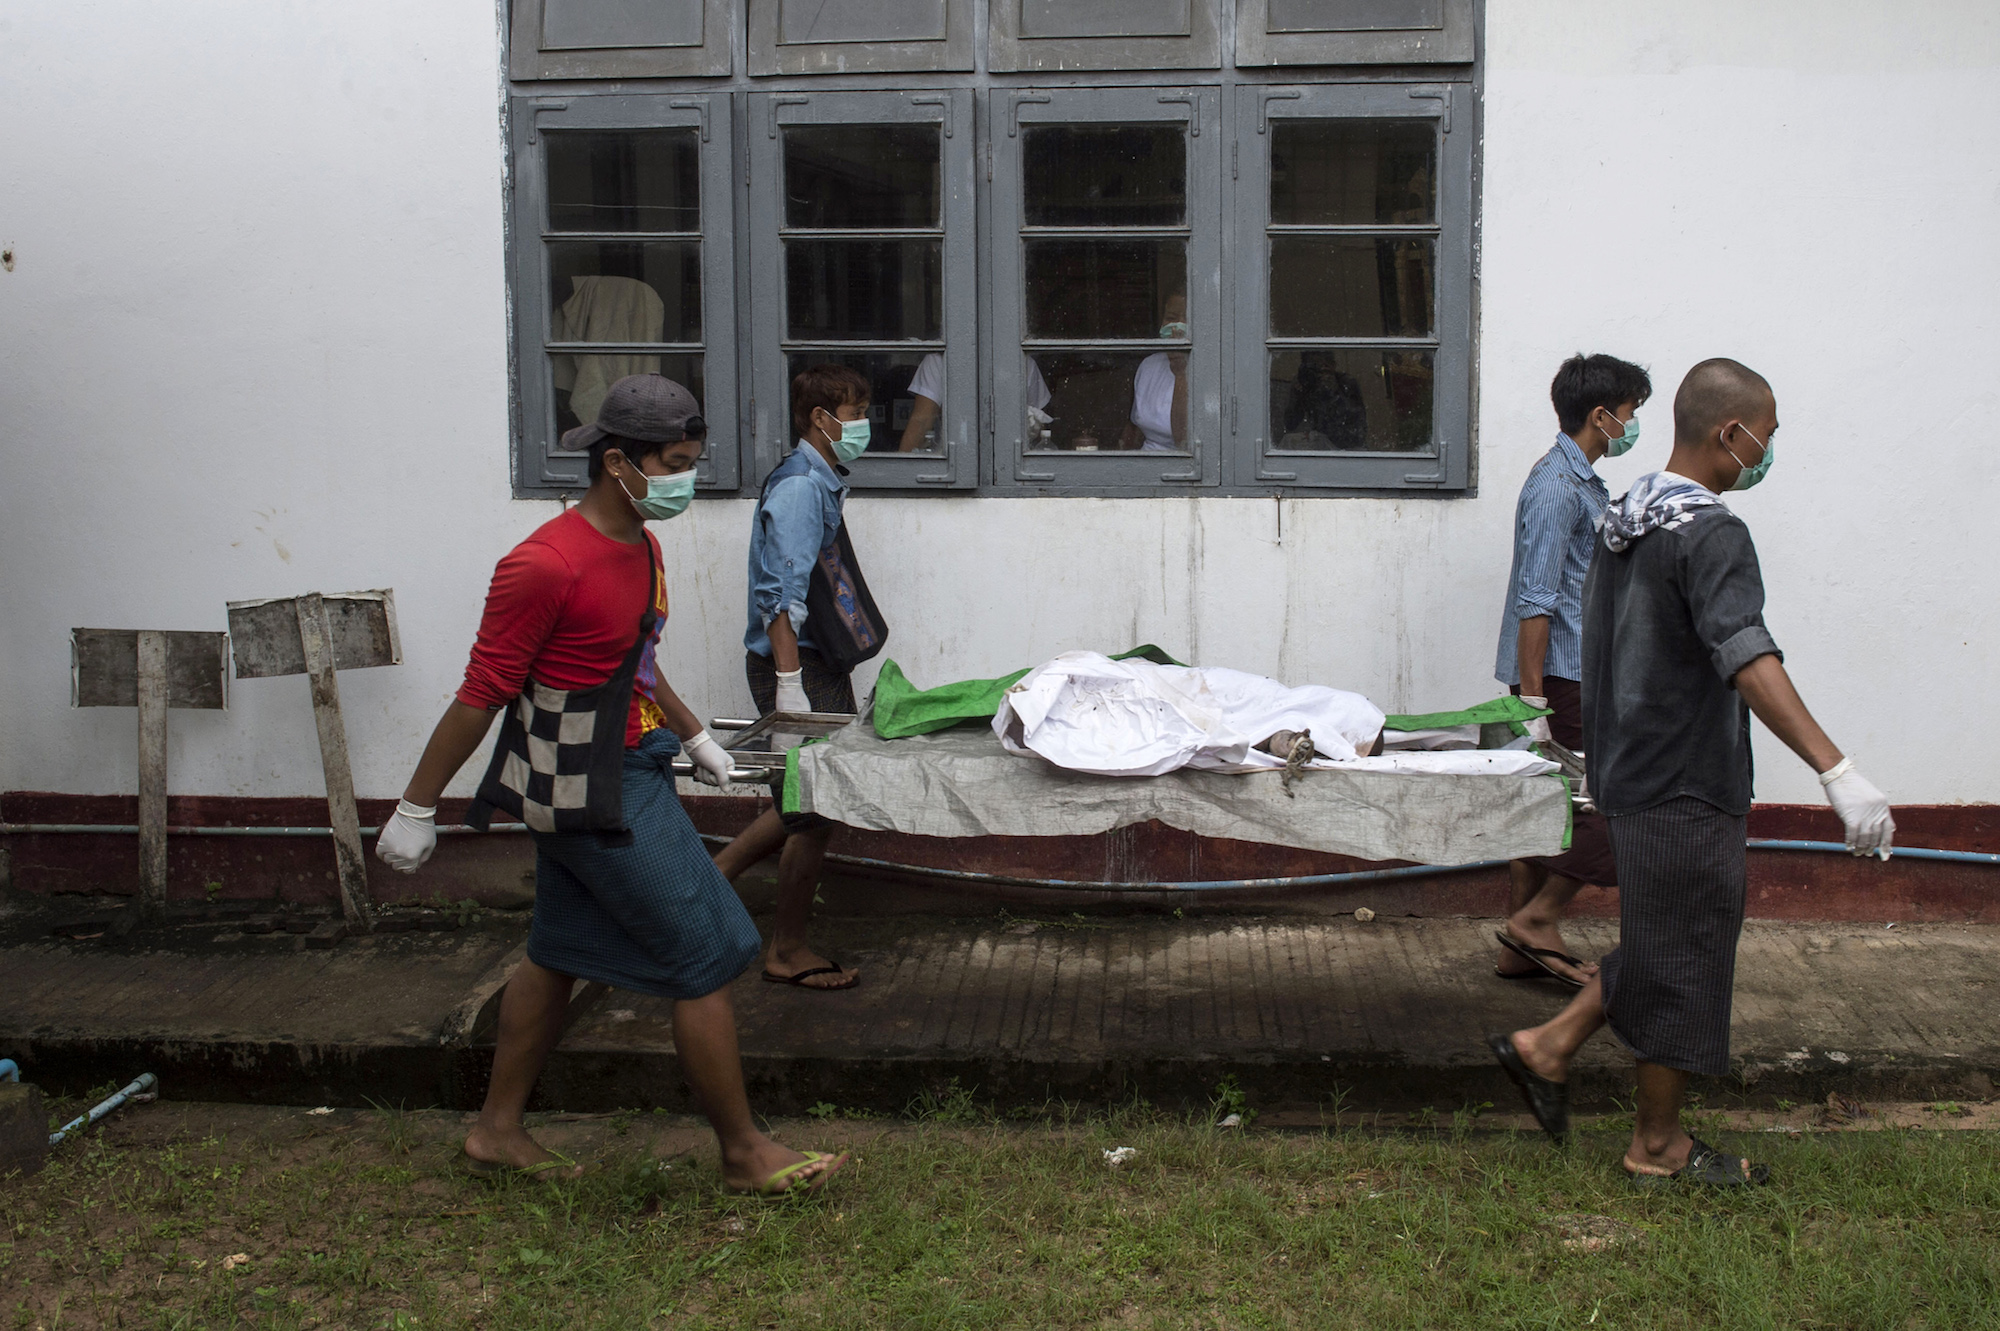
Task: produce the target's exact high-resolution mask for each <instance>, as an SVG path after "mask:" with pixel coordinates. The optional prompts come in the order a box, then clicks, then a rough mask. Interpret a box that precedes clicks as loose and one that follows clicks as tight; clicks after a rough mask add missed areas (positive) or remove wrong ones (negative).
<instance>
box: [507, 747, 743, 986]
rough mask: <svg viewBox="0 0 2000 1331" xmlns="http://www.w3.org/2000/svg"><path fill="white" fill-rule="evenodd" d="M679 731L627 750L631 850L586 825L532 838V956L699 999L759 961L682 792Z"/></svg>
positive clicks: (571, 970)
mask: <svg viewBox="0 0 2000 1331" xmlns="http://www.w3.org/2000/svg"><path fill="white" fill-rule="evenodd" d="M680 747H681V746H680V741H679V740H677V739H676V738H675V737H674V735H673V732H672V731H668V730H654V731H650V732H648V733H647V734H646V735H645V736H644V737H643V738H642V739H641V740H640V741H639V745H638V747H637V748H633V749H627V750H626V751H625V770H624V774H623V782H622V791H623V801H624V809H625V824H626V826H628V827H630V828H631V829H632V844H631V845H629V846H615V847H613V846H606V845H604V844H602V843H601V842H600V841H599V840H598V839H597V837H596V836H594V835H592V834H590V833H588V832H574V833H544V832H536V833H534V834H533V835H534V839H535V919H534V925H533V927H532V928H531V929H530V930H529V933H528V957H529V959H530V960H531V961H533V962H534V963H535V964H536V965H537V966H542V967H546V968H547V969H549V970H552V971H555V972H557V973H558V974H561V975H571V976H575V977H577V978H578V979H583V980H596V981H598V982H599V983H602V984H608V985H611V986H612V987H613V988H617V989H629V990H632V991H633V992H635V993H641V994H653V995H656V996H658V997H661V998H701V997H703V996H705V995H707V994H712V993H714V992H715V991H716V990H717V989H720V988H722V987H723V986H724V985H726V984H728V983H729V982H730V981H732V980H734V979H735V978H736V977H737V976H738V975H740V974H742V973H743V970H744V968H745V967H746V966H748V965H749V964H750V963H751V962H752V961H754V960H755V959H756V957H757V954H758V952H759V951H760V942H759V939H758V935H757V926H756V925H754V924H752V923H751V921H750V913H749V912H748V911H746V910H745V909H744V908H743V903H742V901H740V900H738V898H737V896H736V893H735V891H734V890H733V889H732V888H731V887H730V886H729V884H728V882H726V881H725V880H724V879H723V877H722V874H721V873H720V872H719V871H718V870H717V869H716V867H715V861H714V860H713V859H711V858H710V857H709V854H708V850H707V848H706V847H705V846H703V845H702V842H701V837H700V835H699V834H697V833H696V831H695V829H694V824H693V823H692V822H690V821H689V820H688V816H687V810H686V809H684V808H682V807H681V801H680V796H679V795H677V794H676V793H675V791H674V777H673V770H672V768H671V767H670V766H669V763H670V762H671V760H672V759H673V757H674V755H675V754H677V753H679V752H680Z"/></svg>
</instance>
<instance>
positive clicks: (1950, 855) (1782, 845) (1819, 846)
mask: <svg viewBox="0 0 2000 1331" xmlns="http://www.w3.org/2000/svg"><path fill="white" fill-rule="evenodd" d="M1750 849H1752V850H1817V851H1824V852H1828V853H1831V854H1837V855H1845V854H1847V853H1848V850H1847V847H1845V846H1843V845H1841V844H1840V843H1839V842H1838V841H1752V842H1751V843H1750ZM1889 853H1890V854H1891V855H1893V856H1895V857H1896V858H1897V859H1899V860H1941V861H1943V862H1944V863H1946V864H2000V855H1988V854H1985V853H1983V852H1981V851H1976V850H1925V849H1923V848H1922V847H1920V846H1897V847H1895V848H1894V849H1893V850H1891V851H1890V852H1889Z"/></svg>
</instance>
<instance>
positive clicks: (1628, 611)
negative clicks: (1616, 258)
mask: <svg viewBox="0 0 2000 1331" xmlns="http://www.w3.org/2000/svg"><path fill="white" fill-rule="evenodd" d="M1777 428H1778V408H1777V401H1776V399H1775V398H1774V397H1773V396H1772V393H1771V386H1770V385H1769V384H1768V383H1766V382H1765V381H1764V379H1763V377H1762V376H1761V375H1758V374H1756V373H1755V372H1754V371H1751V370H1749V369H1747V368H1746V367H1744V366H1742V365H1739V364H1738V363H1736V362H1735V361H1732V360H1720V359H1718V360H1708V361H1703V362H1702V363H1701V364H1699V365H1697V366H1695V367H1694V368H1693V369H1692V370H1690V371H1688V375H1687V378H1686V379H1684V380H1682V382H1681V386H1680V391H1679V392H1678V393H1677V394H1675V396H1674V451H1673V456H1672V457H1670V458H1669V459H1668V461H1667V470H1665V471H1663V472H1656V473H1654V474H1652V475H1649V476H1644V477H1641V478H1640V479H1639V481H1638V482H1637V483H1636V484H1635V485H1633V487H1632V489H1631V492H1630V493H1628V494H1627V495H1626V496H1625V497H1624V498H1623V499H1621V500H1619V501H1618V502H1617V503H1616V504H1613V505H1612V506H1611V508H1610V509H1609V510H1608V511H1607V513H1606V514H1605V522H1604V527H1603V549H1601V550H1600V551H1599V552H1598V554H1597V558H1596V559H1595V560H1594V561H1592V563H1591V568H1590V575H1589V577H1588V579H1587V580H1586V582H1585V585H1584V596H1583V607H1584V608H1583V679H1582V685H1583V728H1584V746H1585V750H1586V752H1587V755H1588V756H1587V760H1586V761H1587V764H1588V768H1589V779H1590V788H1591V791H1592V793H1593V795H1594V796H1595V798H1596V801H1597V806H1598V808H1599V809H1601V810H1602V811H1603V812H1604V814H1605V815H1606V817H1607V819H1608V821H1609V824H1610V831H1611V848H1612V853H1613V855H1614V856H1615V858H1616V860H1617V868H1618V882H1619V943H1618V947H1617V948H1616V949H1614V950H1613V951H1612V952H1611V953H1610V954H1609V955H1607V956H1606V957H1605V958H1604V959H1603V961H1602V963H1601V969H1600V971H1599V973H1598V974H1597V975H1596V976H1595V977H1593V978H1592V979H1591V981H1590V983H1589V984H1587V985H1585V986H1584V988H1583V990H1582V991H1581V992H1580V993H1578V994H1577V996H1576V998H1575V999H1574V1000H1572V1001H1571V1003H1570V1005H1569V1006H1568V1007H1567V1008H1565V1009H1564V1010H1563V1011H1562V1013H1561V1014H1560V1015H1558V1016H1557V1017H1556V1018H1555V1019H1554V1020H1553V1021H1550V1022H1548V1023H1546V1024H1544V1025H1541V1026H1537V1027H1535V1028H1533V1029H1532V1030H1523V1031H1515V1032H1514V1033H1513V1034H1512V1035H1495V1036H1493V1037H1491V1039H1490V1040H1489V1042H1488V1043H1489V1046H1490V1047H1491V1049H1492V1051H1493V1054H1494V1057H1495V1058H1497V1059H1498V1060H1499V1062H1500V1065H1501V1067H1502V1068H1504V1069H1505V1070H1506V1072H1507V1075H1508V1076H1509V1077H1511V1078H1512V1079H1513V1080H1514V1082H1515V1084H1516V1085H1517V1086H1519V1087H1520V1088H1521V1091H1522V1093H1523V1094H1524V1095H1525V1096H1526V1098H1527V1101H1528V1107H1529V1108H1530V1109H1531V1110H1533V1111H1534V1114H1535V1117H1536V1119H1537V1121H1539V1122H1540V1123H1541V1125H1542V1127H1543V1128H1544V1129H1545V1130H1547V1131H1548V1132H1549V1134H1550V1135H1551V1136H1554V1137H1556V1138H1557V1139H1558V1140H1560V1139H1561V1138H1562V1136H1563V1135H1564V1133H1565V1132H1566V1131H1567V1130H1568V1127H1569V1094H1568V1091H1569V1088H1568V1084H1567V1078H1568V1073H1569V1063H1570V1059H1571V1058H1572V1057H1573V1056H1574V1055H1575V1053H1576V1051H1577V1049H1579V1048H1580V1047H1581V1046H1582V1045H1583V1042H1584V1041H1585V1040H1587V1039H1589V1038H1590V1036H1591V1035H1592V1034H1594V1033H1595V1032H1596V1030H1597V1029H1598V1027H1600V1026H1603V1025H1606V1024H1607V1023H1608V1024H1609V1025H1610V1027H1611V1030H1612V1033H1613V1034H1614V1035H1616V1036H1617V1037H1618V1038H1619V1040H1620V1041H1621V1042H1622V1043H1624V1044H1625V1045H1626V1047H1628V1048H1629V1049H1631V1050H1632V1053H1633V1055H1634V1057H1635V1058H1636V1059H1637V1060H1638V1112H1637V1114H1636V1116H1635V1122H1634V1125H1633V1130H1632V1145H1631V1148H1630V1149H1629V1150H1627V1151H1626V1153H1625V1170H1626V1172H1627V1173H1628V1174H1631V1175H1632V1176H1633V1177H1634V1179H1636V1180H1638V1181H1641V1182H1656V1181H1658V1180H1661V1179H1667V1178H1674V1179H1682V1180H1687V1181H1691V1182H1697V1183H1708V1184H1719V1185H1742V1184H1746V1183H1761V1182H1763V1181H1764V1179H1765V1178H1767V1177H1768V1175H1769V1171H1768V1169H1766V1168H1765V1167H1764V1166H1761V1165H1760V1166H1752V1165H1751V1164H1750V1162H1749V1161H1747V1160H1743V1159H1740V1158H1736V1157H1727V1156H1724V1155H1722V1154H1721V1153H1720V1152H1717V1151H1716V1150H1714V1149H1713V1148H1712V1147H1709V1146H1707V1145H1706V1144H1705V1143H1703V1142H1700V1141H1698V1140H1696V1139H1695V1138H1693V1137H1691V1136H1689V1135H1688V1134H1687V1132H1686V1131H1684V1130H1683V1129H1682V1127H1681V1122H1680V1110H1681V1105H1682V1102H1683V1101H1684V1099H1685V1098H1686V1093H1687V1082H1688V1077H1689V1076H1690V1075H1691V1074H1693V1073H1702V1074H1705V1075H1710V1076H1716V1075H1721V1074H1723V1073H1726V1072H1727V1071H1728V1070H1729V1010H1730V990H1731V988H1732V986H1733V985H1734V983H1735V966H1736V941H1737V935H1738V934H1739V933H1740V932H1741V930H1742V926H1743V905H1744V889H1745V872H1744V832H1745V816H1746V815H1747V814H1748V813H1749V812H1750V713H1751V712H1755V713H1756V714H1757V716H1758V719H1760V720H1761V721H1763V722H1764V724H1765V725H1766V726H1768V727H1769V728H1770V730H1771V733H1772V734H1774V735H1776V736H1777V737H1778V738H1779V739H1781V740H1783V741H1784V742H1785V744H1786V745H1787V746H1788V747H1789V748H1791V750H1792V751H1793V752H1794V753H1797V754H1798V755H1799V757H1801V758H1803V759H1805V760H1806V761H1807V762H1809V763H1811V764H1812V766H1813V770H1814V771H1816V772H1818V773H1819V774H1820V785H1821V786H1822V787H1823V788H1824V789H1825V791H1826V794H1827V798H1828V800H1829V801H1830V802H1831V803H1832V805H1833V807H1834V811H1835V812H1836V813H1838V814H1839V815H1840V819H1841V822H1842V823H1843V824H1844V825H1845V827H1846V829H1847V846H1848V849H1849V850H1851V851H1853V852H1854V853H1855V854H1856V855H1875V854H1879V855H1881V856H1882V857H1883V858H1887V856H1888V853H1889V847H1890V842H1891V839H1892V838H1893V836H1894V834H1895V823H1894V821H1893V820H1892V819H1891V818H1890V816H1889V803H1888V800H1887V799H1886V798H1885V797H1884V796H1883V794H1882V792H1881V791H1879V790H1877V789H1876V788H1875V787H1874V786H1872V785H1870V784H1869V783H1868V781H1867V780H1865V779H1864V778H1863V777H1862V776H1861V775H1860V774H1859V773H1858V772H1856V771H1855V770H1854V764H1853V762H1852V761H1851V760H1850V759H1848V758H1846V757H1843V756H1842V754H1841V752H1840V750H1839V749H1837V748H1835V747H1834V745H1833V741H1831V740H1829V739H1828V738H1827V737H1826V733H1825V732H1824V731H1822V730H1821V729H1820V727H1819V724H1818V723H1817V722H1816V721H1814V720H1813V718H1812V714H1811V713H1810V712H1808V711H1807V710H1806V706H1805V703H1804V702H1802V701H1801V700H1800V699H1799V695H1798V693H1797V691H1796V690H1794V689H1793V687H1792V682H1791V678H1790V676H1788V675H1787V674H1786V673H1785V667H1784V663H1783V662H1784V658H1783V656H1782V654H1781V653H1780V652H1779V651H1778V645H1777V643H1776V642H1774V641H1773V640H1772V638H1771V634H1770V632H1769V630H1767V629H1766V628H1765V627H1764V584H1763V577H1762V574H1761V571H1760V570H1759V567H1758V563H1757V551H1756V547H1755V546H1754V545H1752V543H1751V541H1750V529H1749V528H1748V527H1746V526H1745V525H1744V524H1743V521H1742V519H1741V518H1738V517H1737V516H1736V515H1735V514H1734V513H1731V512H1730V511H1729V509H1728V508H1727V507H1725V506H1724V505H1723V503H1722V500H1721V499H1720V497H1719V493H1720V492H1721V491H1725V490H1731V489H1736V490H1747V489H1749V488H1750V487H1751V486H1753V485H1755V484H1757V482H1758V481H1760V480H1762V479H1763V478H1764V476H1765V474H1766V473H1767V472H1768V471H1769V470H1770V467H1771V463H1772V460H1773V457H1774V448H1773V442H1774V441H1773V435H1774V434H1775V433H1776V431H1777Z"/></svg>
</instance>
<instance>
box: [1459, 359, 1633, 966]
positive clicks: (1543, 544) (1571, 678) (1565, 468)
mask: <svg viewBox="0 0 2000 1331" xmlns="http://www.w3.org/2000/svg"><path fill="white" fill-rule="evenodd" d="M1652 395H1653V383H1652V380H1651V379H1649V378H1647V376H1646V372H1645V371H1644V370H1643V369H1641V368H1639V367H1638V366H1637V365H1633V364H1630V363H1628V362H1626V361H1622V360H1619V359H1617V358H1616V357H1613V356H1603V355H1598V356H1585V355H1583V354H1581V353H1579V354H1577V355H1575V356H1572V357H1570V358H1569V359H1568V360H1566V361H1564V362H1563V363H1562V365H1561V367H1560V368H1559V369H1557V370H1556V377H1555V382H1553V383H1552V384H1550V385H1549V399H1550V401H1551V402H1553V403H1554V404H1555V409H1556V424H1557V426H1558V427H1559V432H1558V433H1557V435H1556V442H1555V447H1553V448H1551V449H1550V450H1549V451H1548V452H1547V453H1545V454H1543V456H1542V459H1541V461H1539V462H1537V463H1536V464H1535V465H1534V468H1533V469H1532V470H1530V471H1529V473H1528V480H1527V483H1526V484H1525V485H1523V486H1522V487H1521V498H1520V502H1519V503H1518V504H1517V505H1516V506H1515V509H1514V565H1513V568H1512V570H1511V571H1510V572H1509V573H1508V575H1507V608H1506V610H1505V611H1504V612H1503V613H1502V614H1501V616H1500V651H1499V657H1498V659H1497V660H1496V661H1495V662H1494V666H1493V673H1494V677H1495V678H1496V679H1498V680H1499V681H1500V682H1501V683H1502V684H1506V685H1509V686H1511V688H1512V689H1513V691H1514V692H1515V693H1517V694H1519V695H1520V696H1521V699H1522V700H1523V701H1524V702H1528V703H1531V704H1533V705H1534V706H1536V707H1547V708H1549V709H1551V711H1552V712H1553V715H1551V716H1548V717H1544V718H1541V719H1540V720H1538V721H1536V722H1534V723H1533V724H1532V725H1531V726H1530V728H1529V729H1530V732H1531V733H1532V734H1533V735H1534V736H1535V738H1537V739H1545V740H1546V739H1552V740H1554V741H1555V742H1556V743H1558V744H1561V745H1563V746H1564V747H1565V748H1568V749H1572V750H1580V749H1581V748H1582V747H1583V697H1582V691H1581V688H1580V686H1579V684H1578V681H1579V680H1580V679H1581V678H1582V677H1583V577H1584V574H1586V573H1588V572H1589V571H1590V559H1591V555H1592V553H1593V552H1594V551H1595V550H1596V548H1597V524H1598V522H1599V520H1600V519H1602V518H1603V516H1604V510H1605V508H1606V506H1607V505H1608V504H1609V503H1610V502H1611V496H1610V492H1609V491H1608V490H1606V488H1605V485H1604V482H1603V480H1602V479H1601V478H1599V476H1598V474H1597V471H1596V469H1595V466H1594V465H1593V464H1595V463H1596V461H1597V460H1598V459H1599V458H1601V457H1605V456H1607V455H1608V456H1611V457H1617V456H1618V455H1619V454H1621V453H1624V452H1626V451H1627V450H1628V449H1630V448H1631V447H1632V445H1633V444H1635V443H1637V442H1638V439H1639V422H1638V421H1637V420H1635V419H1634V418H1633V413H1634V412H1636V411H1637V410H1638V409H1639V406H1640V404H1642V403H1643V402H1645V400H1646V399H1647V398H1649V397H1651V396H1652ZM1510 867H1511V870H1512V874H1513V887H1512V891H1511V893H1510V896H1509V900H1508V903H1507V923H1506V927H1505V928H1503V929H1501V930H1500V931H1499V935H1498V936H1499V939H1500V942H1501V944H1502V951H1501V953H1500V961H1499V964H1498V965H1497V966H1496V967H1495V968H1494V969H1495V973H1496V974H1498V975H1499V976H1500V977H1501V978H1502V979H1507V980H1531V979H1538V978H1546V977H1552V978H1554V979H1557V980H1560V981H1562V982H1563V983H1565V984H1567V985H1570V986H1571V987H1573V988H1575V987H1581V986H1582V985H1583V983H1584V982H1585V981H1587V980H1588V979H1589V978H1590V977H1591V976H1592V975H1594V974H1595V973H1596V972H1597V967H1596V966H1594V965H1590V964H1588V963H1585V962H1583V961H1579V960H1578V959H1577V958H1575V957H1573V956H1571V955H1570V953H1569V949H1568V947H1567V945H1565V944H1564V942H1563V938H1562V929H1561V924H1562V915H1563V910H1564V908H1565V907H1566V906H1568V905H1569V902H1570V898H1572V897H1574V896H1575V895H1576V894H1577V892H1578V891H1579V890H1581V889H1582V887H1583V885H1584V884H1586V883H1595V884H1597V885H1599V886H1601V887H1613V886H1616V885H1617V882H1618V871H1617V868H1616V867H1615V866H1614V865H1613V864H1612V860H1611V841H1610V837H1609V835H1608V834H1607V832H1606V831H1605V827H1604V820H1603V818H1601V817H1599V816H1598V815H1596V814H1578V815H1577V817H1576V820H1575V825H1574V827H1573V829H1572V831H1571V834H1570V848H1569V849H1568V850H1567V851H1565V852H1563V853H1562V854H1561V855H1549V856H1543V857H1539V858H1536V859H1528V860H1515V861H1514V863H1513V864H1512V866H1510Z"/></svg>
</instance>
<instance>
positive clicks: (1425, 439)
mask: <svg viewBox="0 0 2000 1331" xmlns="http://www.w3.org/2000/svg"><path fill="white" fill-rule="evenodd" d="M1435 366H1436V353H1434V352H1432V351H1430V350H1428V349H1424V350H1413V351H1384V350H1379V349H1373V348H1363V347H1339V348H1330V349H1324V350H1317V351H1279V352H1275V353H1273V354H1272V356H1271V433H1272V435H1273V446H1274V448H1276V449H1278V450H1282V451H1303V452H1325V451H1336V450H1337V451H1345V452H1371V453H1424V452H1429V451H1430V449H1431V446H1432V441H1433V440H1434V439H1435V437H1436V436H1435V433H1434V431H1433V429H1432V422H1431V400H1432V392H1431V389H1432V377H1433V372H1434V369H1435Z"/></svg>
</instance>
